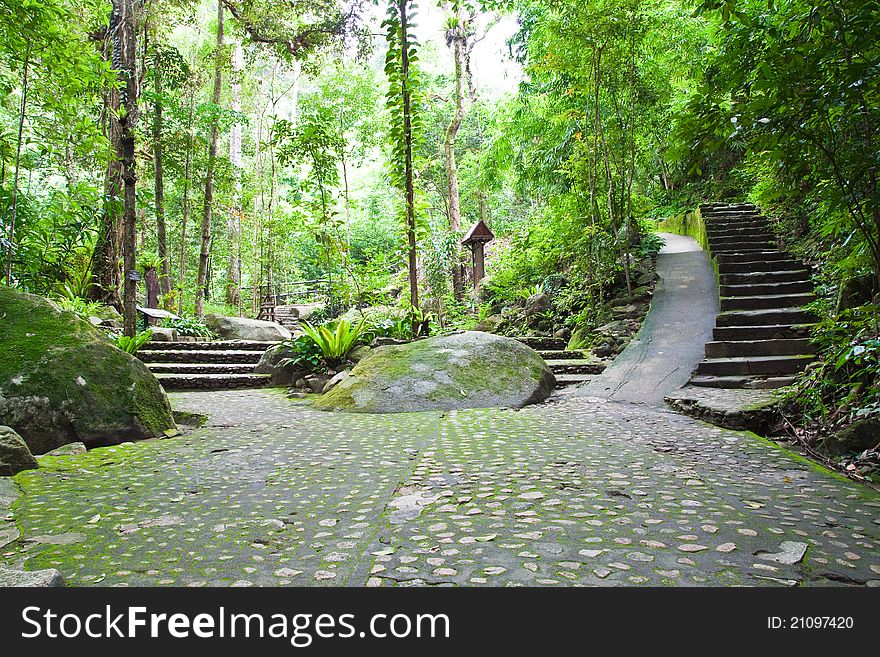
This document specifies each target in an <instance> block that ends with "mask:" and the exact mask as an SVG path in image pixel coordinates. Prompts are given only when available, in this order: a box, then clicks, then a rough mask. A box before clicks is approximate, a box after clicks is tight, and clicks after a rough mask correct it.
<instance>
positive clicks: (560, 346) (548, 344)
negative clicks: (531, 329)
mask: <svg viewBox="0 0 880 657" xmlns="http://www.w3.org/2000/svg"><path fill="white" fill-rule="evenodd" d="M516 339H517V340H519V341H520V342H522V343H523V344H524V345H526V346H528V347H531V348H532V349H535V350H536V351H562V350H564V349H565V347H566V346H567V345H568V340H563V339H562V338H550V337H543V336H528V337H519V338H516Z"/></svg>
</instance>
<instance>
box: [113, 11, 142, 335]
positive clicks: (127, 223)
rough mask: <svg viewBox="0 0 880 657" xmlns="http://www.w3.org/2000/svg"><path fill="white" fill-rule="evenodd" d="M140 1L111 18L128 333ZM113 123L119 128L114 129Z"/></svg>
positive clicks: (130, 330) (133, 323)
mask: <svg viewBox="0 0 880 657" xmlns="http://www.w3.org/2000/svg"><path fill="white" fill-rule="evenodd" d="M137 4H138V3H137V2H136V0H114V3H113V13H112V15H111V18H110V40H111V43H112V45H113V68H114V69H115V70H116V71H117V72H118V75H119V79H120V82H121V86H120V90H119V96H118V106H117V107H114V108H113V110H114V111H113V112H111V116H110V122H111V135H112V136H113V147H114V150H115V152H116V156H117V159H118V160H119V164H120V175H121V178H122V183H123V236H122V257H123V268H124V272H125V276H124V287H123V312H122V316H123V322H124V330H125V334H126V335H127V336H129V337H134V335H135V333H136V332H137V279H138V276H137V271H136V270H137V262H136V251H137V197H136V185H137V158H136V154H135V132H136V129H137V120H138V95H139V91H140V90H139V88H138V78H137V66H136V64H137V13H136V12H137ZM113 124H116V128H115V129H113V128H112V126H113Z"/></svg>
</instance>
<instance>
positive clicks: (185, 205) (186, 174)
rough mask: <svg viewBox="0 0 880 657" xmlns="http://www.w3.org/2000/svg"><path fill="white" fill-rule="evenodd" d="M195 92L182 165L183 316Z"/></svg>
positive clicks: (179, 308)
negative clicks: (184, 160) (184, 161)
mask: <svg viewBox="0 0 880 657" xmlns="http://www.w3.org/2000/svg"><path fill="white" fill-rule="evenodd" d="M195 98H196V94H195V90H194V89H191V90H190V95H189V119H188V121H187V124H186V158H185V159H186V163H185V164H184V173H183V217H182V219H181V222H180V269H179V271H178V276H179V277H180V279H179V280H180V283H179V287H180V289H179V290H178V294H179V295H180V296H179V299H178V302H177V314H178V315H182V314H183V288H184V286H185V283H186V228H187V221H188V219H189V184H190V180H189V179H190V173H191V169H192V141H193V137H192V125H193V114H194V112H195V103H196V101H195Z"/></svg>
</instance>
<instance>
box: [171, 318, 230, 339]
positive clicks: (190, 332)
mask: <svg viewBox="0 0 880 657" xmlns="http://www.w3.org/2000/svg"><path fill="white" fill-rule="evenodd" d="M162 326H163V327H164V328H170V329H175V330H176V331H177V332H178V333H179V334H180V335H187V336H190V337H194V338H216V337H217V335H216V334H215V333H214V332H213V331H212V330H211V329H209V328H208V327H207V326H206V325H205V323H204V322H200V321H199V320H197V319H191V318H189V317H179V318H178V319H171V318H166V319H163V320H162Z"/></svg>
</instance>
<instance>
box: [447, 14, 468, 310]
mask: <svg viewBox="0 0 880 657" xmlns="http://www.w3.org/2000/svg"><path fill="white" fill-rule="evenodd" d="M455 17H456V19H457V23H456V25H455V27H454V28H453V29H452V30H450V34H449V36H447V43H450V42H451V45H452V53H453V57H454V58H455V114H453V116H452V122H451V123H450V124H449V127H448V128H447V129H446V140H445V141H444V144H443V148H444V152H445V154H446V181H447V184H448V185H449V230H450V231H451V232H452V234H453V235H454V236H455V250H454V254H453V259H452V290H453V293H454V295H455V298H456V299H461V298H462V297H463V296H464V282H463V281H462V276H461V263H460V261H461V244H460V239H459V237H460V233H461V200H460V198H459V191H458V164H457V163H456V161H455V140H456V137H457V136H458V131H459V129H460V128H461V123H462V121H463V120H464V100H465V82H466V80H465V76H466V70H467V68H468V67H467V65H466V63H465V57H466V56H467V53H468V50H467V22H466V21H467V17H466V16H465V13H464V11H462V9H461V8H460V7H459V8H458V9H457V11H456V16H455Z"/></svg>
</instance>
